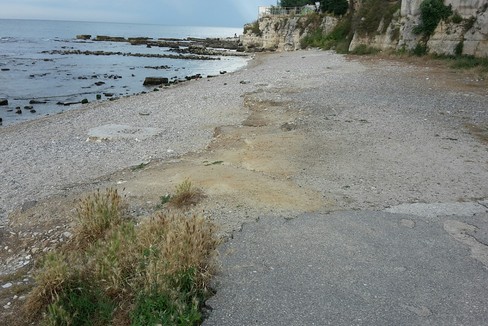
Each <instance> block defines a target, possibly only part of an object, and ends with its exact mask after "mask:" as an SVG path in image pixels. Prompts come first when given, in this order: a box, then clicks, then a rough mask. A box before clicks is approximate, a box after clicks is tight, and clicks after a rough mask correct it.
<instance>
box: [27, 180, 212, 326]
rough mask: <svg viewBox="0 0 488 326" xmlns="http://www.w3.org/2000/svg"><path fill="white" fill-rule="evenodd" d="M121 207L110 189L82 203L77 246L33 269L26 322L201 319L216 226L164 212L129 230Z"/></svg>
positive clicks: (141, 322)
mask: <svg viewBox="0 0 488 326" xmlns="http://www.w3.org/2000/svg"><path fill="white" fill-rule="evenodd" d="M188 188H192V187H191V184H190V183H188ZM123 207H124V205H123V204H122V201H121V199H120V197H119V196H118V195H117V193H116V191H114V190H110V189H109V190H107V192H106V194H100V192H97V193H96V194H95V195H94V196H90V197H88V198H86V199H85V200H83V201H82V202H81V205H80V207H79V209H78V210H77V216H78V222H79V225H78V227H77V228H76V229H75V235H74V238H75V239H78V240H77V242H75V243H72V244H69V245H67V246H65V247H64V248H61V249H60V250H59V251H56V252H54V253H51V254H49V255H47V256H46V257H45V258H44V260H43V262H42V263H41V264H40V265H41V268H40V270H39V272H38V277H37V279H36V280H37V284H36V287H35V288H34V289H33V291H32V292H31V293H30V295H29V297H28V299H27V301H26V305H25V309H26V311H27V313H28V314H29V315H30V316H32V318H31V320H34V319H35V318H39V316H41V315H43V314H44V316H45V317H44V319H43V322H44V323H46V324H54V325H58V324H67V325H78V324H80V322H82V320H81V319H80V318H84V322H85V323H86V322H88V323H91V324H110V323H112V324H114V323H116V324H118V325H125V324H127V325H129V324H137V325H149V324H151V325H154V324H176V323H181V322H183V323H184V324H188V325H192V324H196V323H198V322H199V321H201V315H200V312H199V309H200V307H201V305H202V304H203V302H204V300H205V298H206V297H207V296H208V294H209V293H210V291H209V290H208V282H209V280H210V278H211V276H212V274H213V272H214V264H213V262H214V254H215V249H216V247H217V245H218V243H219V240H218V238H217V237H216V235H215V234H216V232H215V225H214V224H212V223H210V222H208V221H207V220H205V219H204V218H203V217H200V216H191V217H187V216H183V215H181V214H174V215H167V214H164V213H159V214H158V215H156V216H154V217H152V218H146V219H144V220H142V221H141V222H140V223H139V224H138V225H136V224H135V223H134V222H133V221H131V220H129V219H127V218H122V216H123V215H122V211H123V210H122V208H123ZM81 239H83V241H81ZM76 244H81V246H77V245H76ZM80 316H81V317H80Z"/></svg>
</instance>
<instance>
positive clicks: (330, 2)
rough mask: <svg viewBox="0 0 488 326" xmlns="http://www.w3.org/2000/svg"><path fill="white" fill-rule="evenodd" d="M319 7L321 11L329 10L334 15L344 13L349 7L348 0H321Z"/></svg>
mask: <svg viewBox="0 0 488 326" xmlns="http://www.w3.org/2000/svg"><path fill="white" fill-rule="evenodd" d="M320 9H321V10H322V11H323V12H330V13H333V14H334V15H338V16H339V15H344V14H345V13H346V12H347V9H349V1H348V0H321V1H320Z"/></svg>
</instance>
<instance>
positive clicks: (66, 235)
mask: <svg viewBox="0 0 488 326" xmlns="http://www.w3.org/2000/svg"><path fill="white" fill-rule="evenodd" d="M72 236H73V234H72V233H71V232H68V231H66V232H64V233H63V237H65V238H68V239H69V238H71V237H72Z"/></svg>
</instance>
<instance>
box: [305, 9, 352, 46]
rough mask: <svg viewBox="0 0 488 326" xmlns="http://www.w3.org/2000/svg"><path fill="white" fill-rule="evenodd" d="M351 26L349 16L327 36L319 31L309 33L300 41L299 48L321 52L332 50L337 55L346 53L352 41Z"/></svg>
mask: <svg viewBox="0 0 488 326" xmlns="http://www.w3.org/2000/svg"><path fill="white" fill-rule="evenodd" d="M351 26H352V24H351V16H347V17H345V18H344V19H342V20H340V21H339V23H338V24H337V25H336V27H335V28H334V29H333V30H332V32H330V33H329V34H327V35H326V34H325V33H324V32H323V31H322V30H321V29H316V30H314V31H311V32H310V33H309V34H308V35H306V36H305V37H304V38H303V39H302V40H301V47H302V48H306V47H319V48H321V49H323V50H330V49H334V50H335V51H336V52H337V53H347V52H348V51H349V44H350V43H351V40H352V32H351Z"/></svg>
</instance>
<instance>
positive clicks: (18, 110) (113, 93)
mask: <svg viewBox="0 0 488 326" xmlns="http://www.w3.org/2000/svg"><path fill="white" fill-rule="evenodd" d="M76 39H77V41H78V42H81V43H75V44H78V45H79V44H82V45H83V42H86V43H87V44H88V43H93V44H95V43H107V44H108V42H119V43H127V44H128V45H129V46H131V45H133V46H140V45H145V46H146V48H148V50H150V48H152V47H161V48H167V49H166V50H165V51H166V52H167V53H154V52H152V53H151V52H143V51H139V52H131V51H107V50H87V49H75V48H73V47H68V46H62V47H61V48H60V49H54V50H44V51H41V52H40V54H41V55H47V56H49V57H46V58H44V59H41V60H39V62H40V63H41V62H42V63H43V64H44V65H47V64H50V65H51V66H52V67H56V65H57V62H58V61H59V60H61V57H64V56H68V57H73V56H79V57H81V56H99V57H110V56H121V57H126V58H134V59H139V58H141V59H143V60H146V59H147V60H152V61H151V63H153V64H151V65H147V64H146V65H144V66H141V67H137V66H136V65H134V67H130V68H129V70H131V71H130V72H129V71H127V73H126V74H113V73H112V74H110V73H105V74H100V73H97V72H96V71H94V72H93V73H92V74H88V75H87V74H85V75H78V76H73V77H70V76H71V75H72V74H73V73H71V72H68V73H66V75H67V76H68V78H70V79H72V80H74V81H75V82H76V83H77V84H79V85H80V86H79V88H78V89H77V90H76V89H73V90H71V92H70V94H69V95H66V96H48V94H39V95H38V96H35V97H30V98H29V97H24V96H22V97H19V96H12V95H11V94H2V95H3V96H2V97H1V98H0V108H1V110H0V126H1V125H8V124H11V123H13V122H14V121H24V120H31V119H35V118H38V117H39V116H42V115H49V114H54V113H58V112H60V111H63V110H64V109H61V108H68V107H71V106H76V105H82V104H83V105H84V104H87V103H90V102H94V101H100V100H111V101H113V100H115V99H118V98H120V97H124V96H130V95H136V94H144V93H147V92H150V91H159V90H160V89H161V88H162V87H164V86H169V85H175V84H179V83H183V82H187V81H190V80H195V79H200V78H203V77H209V78H211V77H214V76H216V75H220V74H224V73H226V72H227V71H228V70H229V68H227V67H226V64H225V65H224V64H222V67H223V69H219V70H217V71H214V72H212V73H208V74H204V73H201V72H195V73H192V71H189V72H190V74H185V75H181V72H179V71H182V70H185V68H186V67H185V66H181V67H180V66H177V67H172V66H171V65H169V64H158V63H159V62H161V63H163V62H169V63H170V62H172V61H171V60H185V61H202V62H205V61H208V62H212V61H219V62H220V61H224V58H230V57H236V58H239V57H241V58H243V60H246V59H247V58H248V57H249V56H248V54H245V53H241V52H239V51H240V49H239V47H240V41H239V38H225V39H220V38H206V39H198V38H187V39H165V38H161V39H157V40H155V39H151V38H148V37H136V38H123V37H115V36H96V37H94V38H93V39H92V38H91V35H77V36H76ZM168 52H169V53H168ZM60 56H61V57H60ZM81 60H83V59H81ZM155 60H161V61H159V62H158V61H155ZM34 64H36V61H34V62H32V63H26V66H29V68H30V66H32V67H35V66H38V64H37V65H35V66H34ZM202 64H204V63H202ZM179 65H181V64H179ZM189 65H190V66H191V67H194V64H193V63H189ZM213 66H215V65H213ZM47 69H50V70H47V71H46V72H37V71H36V72H35V73H30V74H29V80H30V81H33V82H36V83H37V82H40V81H41V80H46V79H49V78H51V76H53V75H54V74H59V73H60V72H58V71H55V70H56V69H57V68H47ZM53 69H54V71H51V70H53ZM126 69H127V67H126ZM149 69H151V70H158V71H159V70H162V71H167V73H165V74H163V75H162V76H161V75H159V76H158V75H154V74H149V73H147V72H146V75H145V76H140V73H141V72H143V71H145V70H149ZM189 69H191V68H189ZM199 70H200V69H199ZM23 71H28V70H27V69H24V70H23ZM231 71H232V69H231ZM1 73H3V74H6V76H12V69H10V68H6V67H3V66H2V72H1ZM63 73H64V71H63ZM7 74H8V75H7ZM7 78H8V77H7ZM14 78H15V77H14ZM136 79H138V80H139V83H140V84H138V85H137V84H136V85H135V84H134V83H135V80H136ZM120 80H125V82H124V84H125V85H123V86H120ZM84 81H86V82H89V81H93V82H92V83H91V84H86V83H85V82H84ZM155 81H157V82H155ZM149 87H152V88H149ZM27 90H28V89H27ZM4 96H5V98H4ZM9 100H10V101H9ZM57 107H58V108H57ZM1 111H4V112H3V113H2V112H1ZM26 113H27V114H26Z"/></svg>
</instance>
